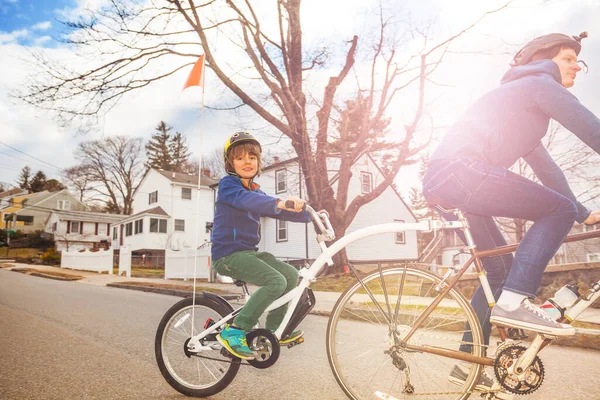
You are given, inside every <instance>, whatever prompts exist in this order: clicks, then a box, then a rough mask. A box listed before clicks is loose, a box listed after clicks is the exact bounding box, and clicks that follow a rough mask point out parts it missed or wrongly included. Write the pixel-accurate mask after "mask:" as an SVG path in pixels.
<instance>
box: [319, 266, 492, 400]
mask: <svg viewBox="0 0 600 400" xmlns="http://www.w3.org/2000/svg"><path fill="white" fill-rule="evenodd" d="M439 282H440V278H439V277H437V276H436V275H434V274H431V273H429V272H427V271H423V270H418V269H413V268H406V269H404V268H402V267H399V268H398V267H396V268H389V269H385V270H383V271H382V274H380V273H379V271H376V272H374V273H372V274H370V275H368V276H367V277H365V278H363V283H364V284H365V286H366V287H367V288H368V290H369V291H370V292H371V293H372V295H373V296H374V300H375V301H373V299H372V298H371V297H370V296H369V294H368V293H367V291H366V290H365V289H364V288H363V286H362V285H361V284H360V282H357V283H356V284H354V285H353V286H351V287H350V288H348V289H347V290H346V291H345V292H344V293H343V294H342V295H341V297H340V298H339V300H338V302H337V303H336V305H335V307H334V309H333V311H332V314H331V316H330V319H329V324H328V326H327V353H328V354H327V355H328V358H329V363H330V366H331V368H332V371H333V373H334V375H335V378H336V380H337V381H338V383H339V384H340V386H341V388H342V389H343V390H344V392H346V394H347V395H348V396H349V397H350V398H352V399H356V400H363V399H376V398H386V397H385V395H389V396H392V397H391V398H396V399H408V398H419V399H432V400H433V399H435V400H441V399H465V398H467V397H468V396H469V392H470V390H471V387H472V386H474V382H475V379H476V378H477V376H478V375H479V369H480V368H479V367H478V366H477V365H472V366H471V367H472V368H471V370H470V372H469V373H468V376H467V377H466V380H465V381H464V383H463V384H462V385H457V384H456V383H452V382H450V381H449V379H448V378H449V373H450V372H451V371H452V369H453V367H454V365H455V364H456V362H457V360H454V359H451V358H448V357H443V356H439V355H434V354H430V353H425V352H418V351H411V350H407V349H404V348H401V347H400V346H397V345H398V344H399V342H398V341H395V340H394V337H393V334H392V331H393V329H395V330H396V332H397V333H398V337H399V338H400V339H402V338H403V337H404V336H405V335H406V334H407V333H408V331H409V330H410V329H411V327H412V326H413V324H414V322H415V321H416V319H417V318H418V317H419V315H420V314H421V313H422V312H423V311H424V310H425V308H426V307H427V306H428V305H429V304H431V303H432V302H433V300H434V299H435V298H436V297H437V295H438V292H437V291H436V285H437V284H438V283H439ZM384 288H385V290H384ZM386 293H387V296H386ZM377 304H379V306H380V307H381V309H379V308H378V307H377ZM397 304H398V306H397V307H396V305H397ZM384 314H386V315H388V318H389V320H390V321H391V322H392V323H388V322H387V321H386V318H385V316H384ZM467 323H468V324H469V326H470V327H474V328H472V329H470V331H471V333H472V336H473V340H472V341H469V344H471V345H472V346H471V350H470V354H473V355H475V356H483V354H484V347H483V339H482V334H481V329H480V328H479V322H478V319H477V316H476V315H475V313H474V311H473V309H472V307H471V306H470V304H469V303H468V302H467V301H466V300H465V298H464V297H463V296H462V295H461V294H460V293H458V292H457V291H456V290H454V289H453V290H451V291H450V292H449V293H448V294H447V295H446V296H445V297H444V298H443V300H442V301H441V303H440V304H438V305H437V306H436V307H435V308H434V309H433V311H432V313H431V314H430V315H429V316H428V317H427V319H425V321H424V322H423V323H422V324H421V325H420V327H419V328H418V329H417V330H416V332H415V333H414V335H413V336H412V337H411V339H410V340H409V341H408V344H409V345H410V344H412V345H421V346H422V345H431V346H436V347H438V348H444V349H451V350H458V349H459V346H460V345H461V343H463V334H464V333H465V331H466V330H467V325H466V324H467ZM394 325H395V328H393V326H394ZM467 365H468V364H467ZM408 383H410V385H407V384H408ZM411 386H412V387H411ZM411 389H412V390H413V391H412V393H410V391H411Z"/></svg>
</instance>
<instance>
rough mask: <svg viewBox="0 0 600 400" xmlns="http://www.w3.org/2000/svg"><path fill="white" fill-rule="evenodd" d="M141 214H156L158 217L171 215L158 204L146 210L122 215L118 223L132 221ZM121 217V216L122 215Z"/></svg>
mask: <svg viewBox="0 0 600 400" xmlns="http://www.w3.org/2000/svg"><path fill="white" fill-rule="evenodd" d="M142 215H158V216H160V217H171V216H170V215H169V214H167V212H166V211H165V210H163V208H162V207H160V206H159V207H154V208H150V209H148V210H144V211H140V212H139V213H137V214H133V215H129V216H124V217H125V218H122V219H121V221H119V223H125V222H129V221H132V220H134V219H136V218H139V217H141V216H142ZM121 217H123V215H122V216H121Z"/></svg>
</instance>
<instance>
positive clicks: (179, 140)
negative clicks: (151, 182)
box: [169, 132, 190, 172]
mask: <svg viewBox="0 0 600 400" xmlns="http://www.w3.org/2000/svg"><path fill="white" fill-rule="evenodd" d="M169 150H170V152H171V160H172V163H173V171H176V172H183V170H184V169H185V165H186V164H187V163H188V162H189V160H188V158H189V157H190V152H189V149H188V145H187V140H186V138H185V136H183V135H182V134H181V133H179V132H176V133H175V135H174V136H173V137H172V138H171V142H170V143H169Z"/></svg>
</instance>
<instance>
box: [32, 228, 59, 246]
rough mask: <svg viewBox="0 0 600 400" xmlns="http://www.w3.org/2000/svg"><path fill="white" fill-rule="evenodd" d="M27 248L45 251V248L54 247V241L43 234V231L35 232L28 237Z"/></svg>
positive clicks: (49, 236)
mask: <svg viewBox="0 0 600 400" xmlns="http://www.w3.org/2000/svg"><path fill="white" fill-rule="evenodd" d="M28 239H29V247H33V248H36V249H45V248H47V247H51V246H54V240H53V239H52V237H51V235H49V234H47V233H44V232H43V231H35V232H33V233H30V234H29V235H28Z"/></svg>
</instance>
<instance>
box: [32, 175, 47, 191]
mask: <svg viewBox="0 0 600 400" xmlns="http://www.w3.org/2000/svg"><path fill="white" fill-rule="evenodd" d="M47 180H48V179H47V178H46V174H44V173H43V172H42V171H38V172H36V173H35V175H34V176H33V178H31V181H30V182H29V192H30V193H38V192H43V191H44V190H46V181H47Z"/></svg>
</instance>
